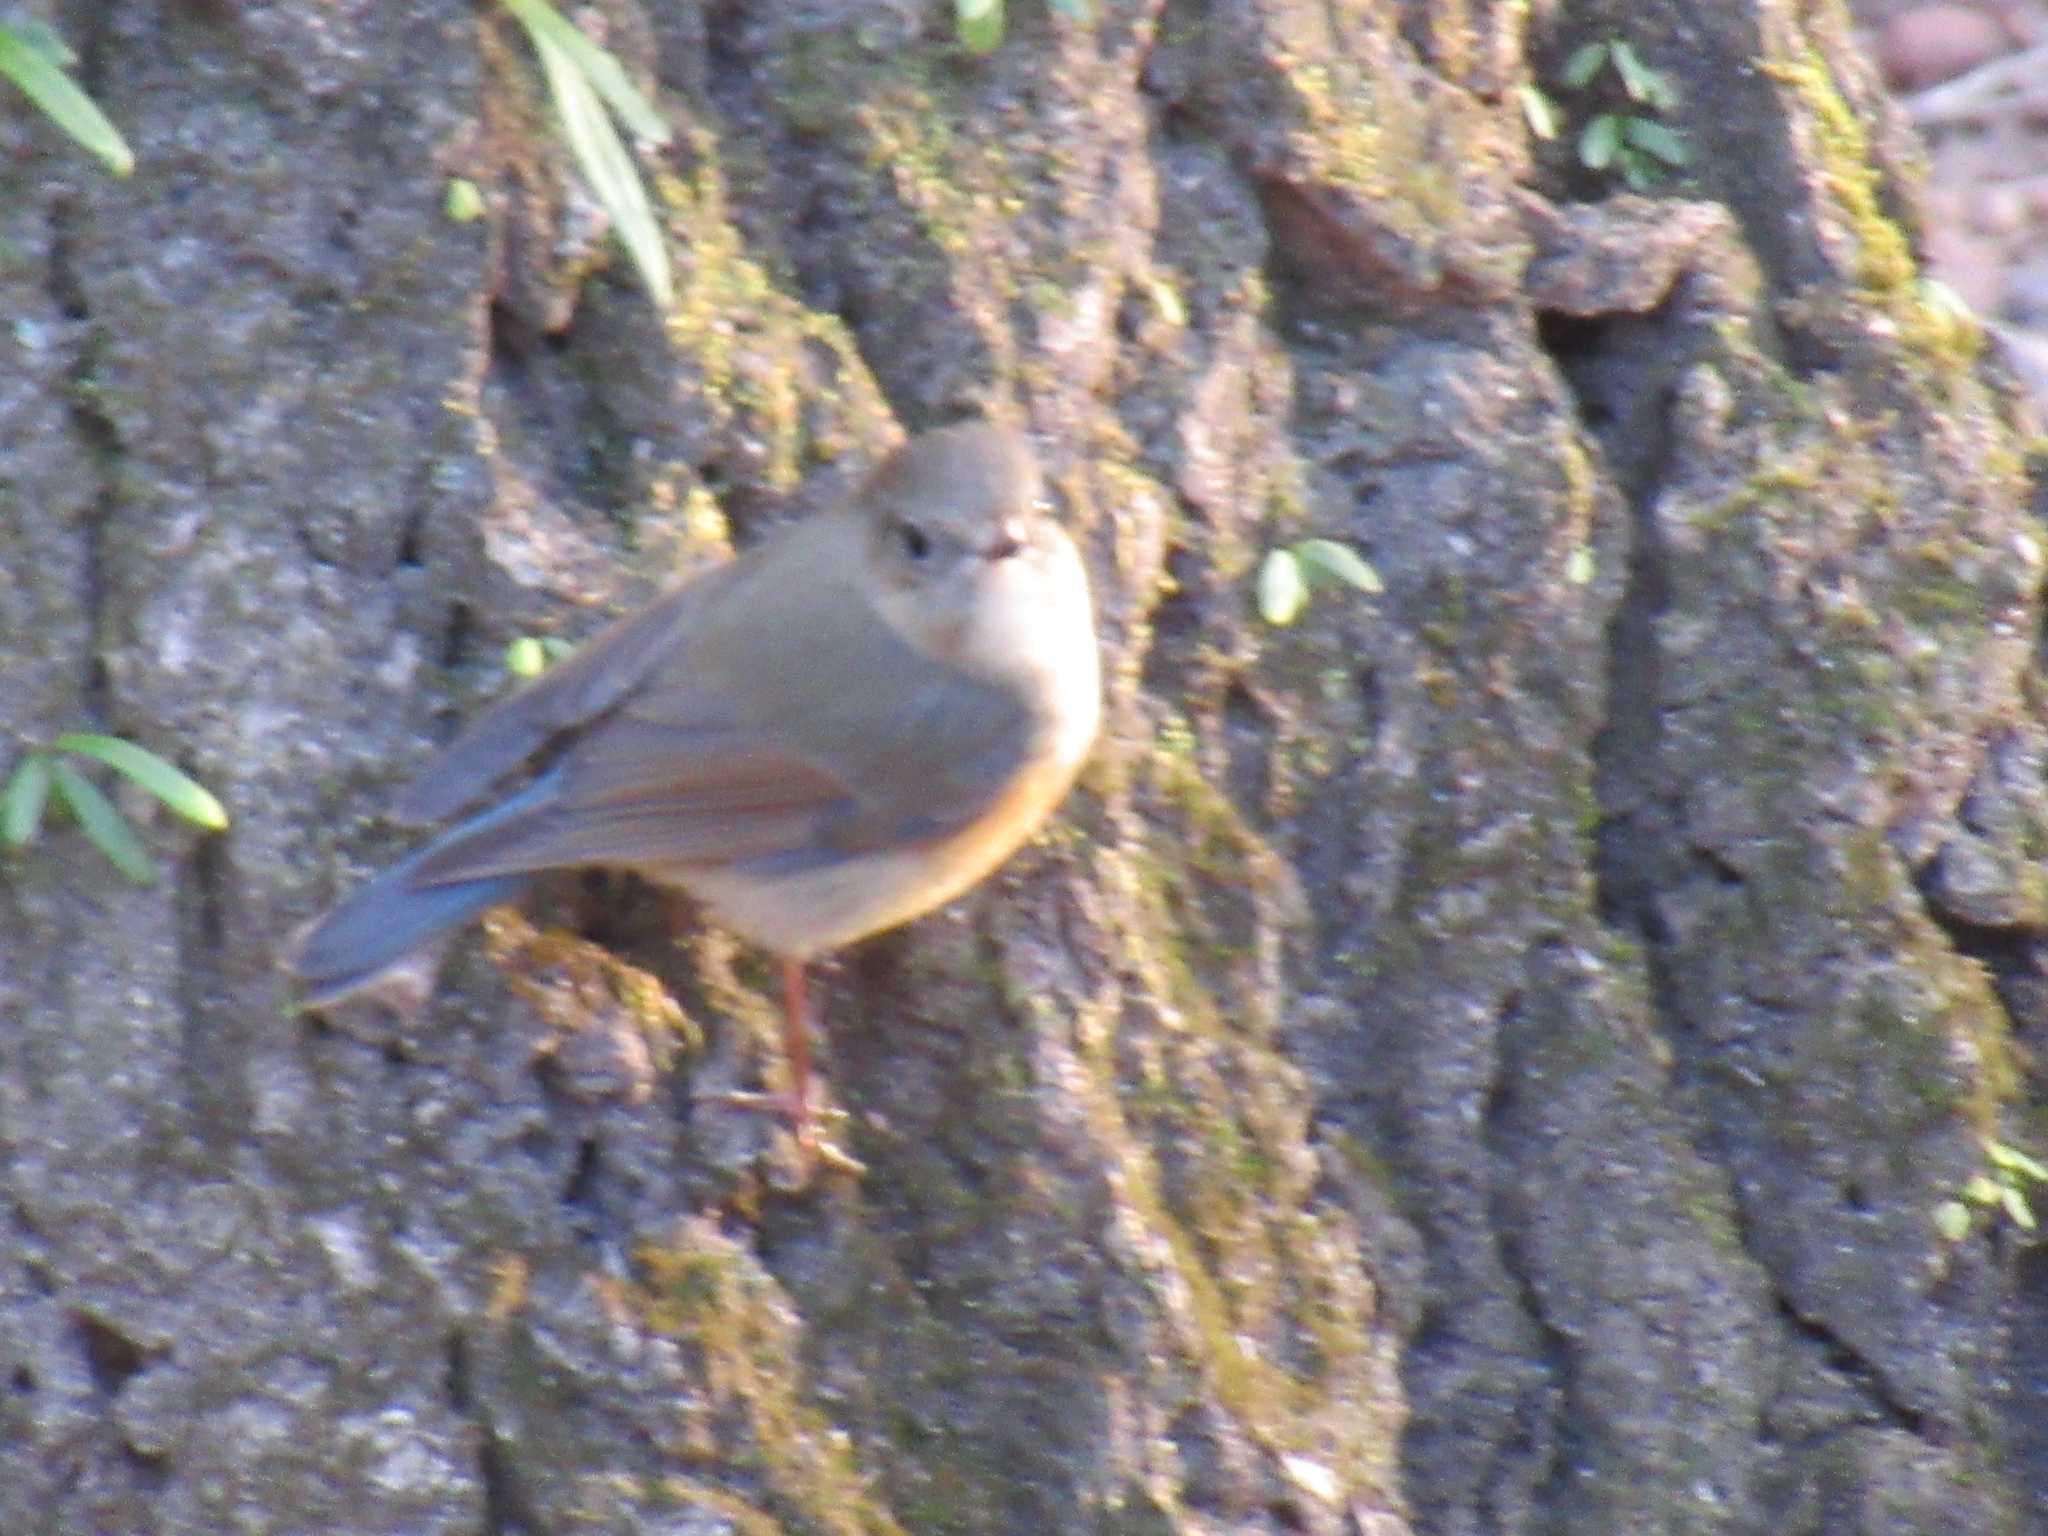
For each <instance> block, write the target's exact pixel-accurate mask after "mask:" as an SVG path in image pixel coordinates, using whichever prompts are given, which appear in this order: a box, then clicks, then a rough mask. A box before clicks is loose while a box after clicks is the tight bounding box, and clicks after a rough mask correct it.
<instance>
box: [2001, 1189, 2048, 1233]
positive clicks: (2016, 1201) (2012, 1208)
mask: <svg viewBox="0 0 2048 1536" xmlns="http://www.w3.org/2000/svg"><path fill="white" fill-rule="evenodd" d="M2000 1203H2001V1204H2002V1205H2004V1207H2005V1214H2006V1215H2008V1216H2010V1217H2011V1218H2012V1220H2013V1225H2014V1226H2016V1227H2020V1228H2023V1229H2024V1230H2026V1231H2028V1232H2031V1231H2033V1230H2034V1228H2036V1227H2037V1226H2039V1225H2040V1223H2039V1222H2037V1221H2035V1220H2034V1208H2033V1207H2032V1206H2030V1205H2028V1204H2027V1197H2026V1196H2025V1195H2023V1194H2021V1193H2020V1192H2019V1191H2018V1190H2016V1189H2008V1190H2006V1191H2005V1193H2004V1195H2003V1196H2002V1197H2001V1200H2000Z"/></svg>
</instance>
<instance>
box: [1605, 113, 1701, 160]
mask: <svg viewBox="0 0 2048 1536" xmlns="http://www.w3.org/2000/svg"><path fill="white" fill-rule="evenodd" d="M1622 129H1623V131H1624V132H1625V133H1627V135H1628V141H1629V143H1631V144H1633V145H1635V147H1636V148H1638V149H1640V150H1643V151H1644V152H1645V153H1647V154H1652V155H1655V156H1656V157H1657V158H1658V159H1659V160H1662V161H1663V162H1664V163H1665V164H1666V165H1686V164H1689V163H1690V162H1691V160H1692V151H1691V150H1690V149H1689V148H1687V147H1686V142H1685V139H1684V138H1683V137H1682V136H1681V135H1680V134H1679V132H1678V130H1677V129H1675V128H1672V127H1670V126H1669V125H1667V124H1665V123H1660V122H1658V121H1656V119H1654V118H1648V117H1631V118H1626V119H1624V120H1623V122H1622Z"/></svg>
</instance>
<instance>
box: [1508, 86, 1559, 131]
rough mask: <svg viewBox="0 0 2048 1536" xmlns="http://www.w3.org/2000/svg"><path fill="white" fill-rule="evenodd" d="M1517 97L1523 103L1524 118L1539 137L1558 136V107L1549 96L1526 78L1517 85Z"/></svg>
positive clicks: (1530, 129)
mask: <svg viewBox="0 0 2048 1536" xmlns="http://www.w3.org/2000/svg"><path fill="white" fill-rule="evenodd" d="M1515 99H1516V100H1517V101H1519V102H1520V103H1521V104H1522V120H1523V121H1524V122H1526V123H1527V124H1528V125H1529V131H1530V132H1531V133H1533V134H1535V135H1536V137H1537V138H1539V139H1554V138H1556V137H1557V108H1556V107H1555V106H1554V105H1552V103H1551V100H1550V98H1549V97H1548V96H1546V95H1544V94H1543V93H1542V92H1541V91H1539V90H1538V89H1537V88H1536V87H1535V86H1533V85H1531V84H1529V82H1528V81H1526V80H1524V81H1523V82H1522V83H1521V84H1520V85H1518V86H1516V87H1515Z"/></svg>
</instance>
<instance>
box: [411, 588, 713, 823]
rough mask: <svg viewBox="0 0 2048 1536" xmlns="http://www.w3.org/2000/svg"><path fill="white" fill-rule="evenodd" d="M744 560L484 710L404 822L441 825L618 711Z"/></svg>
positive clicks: (414, 793)
mask: <svg viewBox="0 0 2048 1536" xmlns="http://www.w3.org/2000/svg"><path fill="white" fill-rule="evenodd" d="M741 563H742V562H734V564H732V565H727V566H723V567H720V568H719V569H717V570H714V571H710V572H707V573H706V574H704V575H702V576H699V577H698V578H696V579H695V580H694V581H691V582H688V583H686V584H684V585H683V586H680V587H677V588H675V589H674V590H672V591H670V592H667V593H665V594H663V595H662V596H661V597H658V598H656V599H655V600H654V601H653V602H651V603H649V604H648V605H647V606H646V607H645V608H642V609H639V610H638V611H636V612H634V613H631V614H628V615H627V616H626V617H624V618H622V619H619V620H617V621H615V622H614V623H613V624H612V625H611V626H610V627H608V628H606V629H602V630H600V631H598V633H597V634H595V635H593V636H592V637H591V638H590V639H589V640H588V641H586V642H585V643H584V644H583V645H582V646H581V647H580V648H579V649H578V650H577V652H576V654H575V655H573V656H571V657H569V658H568V659H567V660H566V661H563V662H561V663H559V664H558V665H556V666H553V667H551V668H549V669H548V670H547V671H546V672H545V673H543V674H542V675H541V676H540V677H539V678H537V679H535V680H534V681H533V682H532V683H530V684H528V685H527V686H526V687H524V688H521V689H519V690H518V691H517V692H515V693H512V694H509V695H507V696H506V697H505V698H503V699H500V700H499V701H498V702H497V703H495V704H493V705H492V706H491V707H490V708H488V709H486V710H485V711H484V712H483V713H482V714H481V715H479V716H477V718H476V719H475V720H473V721H471V722H470V724H469V725H468V726H467V727H466V728H465V729H464V730H463V731H462V732H461V733H460V734H459V735H458V736H457V737H456V738H455V740H454V741H452V742H450V743H449V744H448V746H447V748H446V750H444V751H443V752H442V753H441V755H440V756H439V757H438V758H436V759H435V760H434V761H433V762H432V763H430V764H428V766H427V769H426V771H425V772H424V773H422V774H421V775H420V776H419V778H418V779H416V780H414V781H413V783H412V784H411V785H410V786H409V787H408V788H407V789H406V791H405V793H404V794H402V795H400V796H399V799H398V803H397V805H396V806H395V807H393V812H392V814H393V815H394V816H396V817H397V819H398V820H400V821H405V822H412V823H416V824H419V823H426V822H434V821H441V820H444V819H446V818H447V817H449V816H452V815H453V814H454V813H455V812H457V811H459V810H461V809H462V808H463V807H464V806H466V805H468V804H470V803H471V802H472V801H474V800H477V799H480V798H481V797H482V796H483V795H484V794H485V793H486V792H487V791H489V790H490V789H491V788H492V787H493V786H494V785H495V784H497V782H498V781H499V780H500V779H503V778H504V777H505V776H506V775H508V774H510V773H511V772H512V771H513V770H515V769H517V768H519V767H521V766H522V765H524V764H525V763H526V761H527V760H528V759H529V758H531V757H532V756H533V755H534V753H536V752H538V751H539V750H540V749H541V748H542V747H543V746H545V745H546V744H547V743H548V742H549V741H550V740H551V739H553V738H554V737H555V736H557V735H559V734H561V733H562V732H564V731H567V730H571V729H573V728H575V727H577V726H580V725H585V724H587V723H589V722H590V721H592V720H594V719H596V718H597V717H598V716H600V715H602V714H603V713H604V712H605V711H606V710H609V709H611V708H613V707H615V706H616V705H617V704H618V702H619V700H620V699H622V698H624V697H625V696H626V694H627V693H629V692H630V691H631V690H632V689H633V688H635V687H636V686H638V685H639V684H640V682H641V681H642V680H643V679H645V678H646V676H647V675H648V673H649V672H650V671H651V670H652V669H653V668H654V667H655V666H656V665H657V664H659V662H660V661H661V659H662V658H663V657H664V656H665V655H667V654H669V653H670V652H672V651H673V650H674V649H675V648H676V647H677V646H678V645H681V644H684V643H686V642H685V637H686V635H687V633H688V631H689V629H690V627H691V625H692V623H693V621H694V620H695V618H696V616H697V615H698V614H700V613H701V612H703V611H704V610H705V609H706V608H707V607H708V606H709V605H710V604H712V603H715V602H716V601H717V599H718V596H719V595H720V589H721V588H723V587H724V586H725V585H727V584H728V583H729V582H731V581H732V580H733V579H734V577H735V575H736V572H737V567H738V566H739V565H740V564H741Z"/></svg>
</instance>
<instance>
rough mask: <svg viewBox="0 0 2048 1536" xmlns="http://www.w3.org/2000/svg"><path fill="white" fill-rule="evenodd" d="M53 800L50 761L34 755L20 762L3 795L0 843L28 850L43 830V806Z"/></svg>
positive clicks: (44, 757) (0, 812) (0, 794)
mask: <svg viewBox="0 0 2048 1536" xmlns="http://www.w3.org/2000/svg"><path fill="white" fill-rule="evenodd" d="M49 798H50V760H49V758H48V757H46V756H44V755H43V754H42V753H40V752H31V753H29V755H28V756H27V757H24V758H23V759H22V760H21V764H20V766H19V767H17V768H16V769H15V770H14V775H13V777H12V778H10V779H8V781H7V788H6V790H5V791H4V792H0V842H4V843H6V844H7V846H8V847H10V848H26V847H27V846H28V845H29V844H30V843H32V842H34V841H35V840H36V834H37V833H38V832H40V831H41V830H42V828H43V807H44V805H46V804H47V803H48V802H49Z"/></svg>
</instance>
